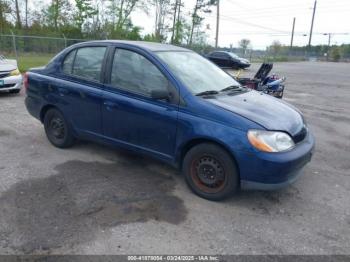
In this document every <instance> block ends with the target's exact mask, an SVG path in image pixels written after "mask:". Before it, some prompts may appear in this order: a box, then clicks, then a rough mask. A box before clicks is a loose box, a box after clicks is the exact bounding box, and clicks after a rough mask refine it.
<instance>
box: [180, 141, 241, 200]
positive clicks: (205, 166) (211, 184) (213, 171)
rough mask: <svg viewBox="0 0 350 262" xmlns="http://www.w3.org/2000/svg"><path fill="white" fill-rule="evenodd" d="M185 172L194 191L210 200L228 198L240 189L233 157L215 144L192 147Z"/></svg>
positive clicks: (186, 157) (185, 165) (186, 161)
mask: <svg viewBox="0 0 350 262" xmlns="http://www.w3.org/2000/svg"><path fill="white" fill-rule="evenodd" d="M183 172H184V175H185V179H186V182H187V184H188V185H189V187H190V188H191V189H192V191H193V192H194V193H196V194H197V195H199V196H200V197H203V198H206V199H209V200H221V199H224V198H227V197H228V196H230V195H232V194H233V193H234V192H236V191H237V189H238V185H239V176H238V172H237V167H236V165H235V163H234V161H233V159H232V157H231V156H230V155H229V154H228V153H227V152H226V150H224V149H223V148H221V147H220V146H217V145H215V144H211V143H203V144H199V145H197V146H195V147H193V148H192V149H190V151H189V152H188V153H187V154H186V156H185V159H184V161H183Z"/></svg>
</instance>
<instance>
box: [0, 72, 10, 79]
mask: <svg viewBox="0 0 350 262" xmlns="http://www.w3.org/2000/svg"><path fill="white" fill-rule="evenodd" d="M9 74H10V72H0V78H4V77H7V76H9Z"/></svg>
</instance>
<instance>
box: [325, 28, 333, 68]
mask: <svg viewBox="0 0 350 262" xmlns="http://www.w3.org/2000/svg"><path fill="white" fill-rule="evenodd" d="M324 35H328V45H327V61H328V60H329V51H330V49H331V37H332V34H331V33H328V34H327V33H326V34H324Z"/></svg>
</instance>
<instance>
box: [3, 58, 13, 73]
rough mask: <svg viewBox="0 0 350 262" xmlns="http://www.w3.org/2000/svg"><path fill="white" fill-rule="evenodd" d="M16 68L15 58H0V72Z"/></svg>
mask: <svg viewBox="0 0 350 262" xmlns="http://www.w3.org/2000/svg"><path fill="white" fill-rule="evenodd" d="M16 68H17V62H16V60H12V59H4V60H0V72H2V71H12V70H15V69H16Z"/></svg>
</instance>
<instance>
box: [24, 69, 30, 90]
mask: <svg viewBox="0 0 350 262" xmlns="http://www.w3.org/2000/svg"><path fill="white" fill-rule="evenodd" d="M23 85H24V88H25V90H26V91H27V90H28V86H29V82H28V73H25V74H24V77H23Z"/></svg>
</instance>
